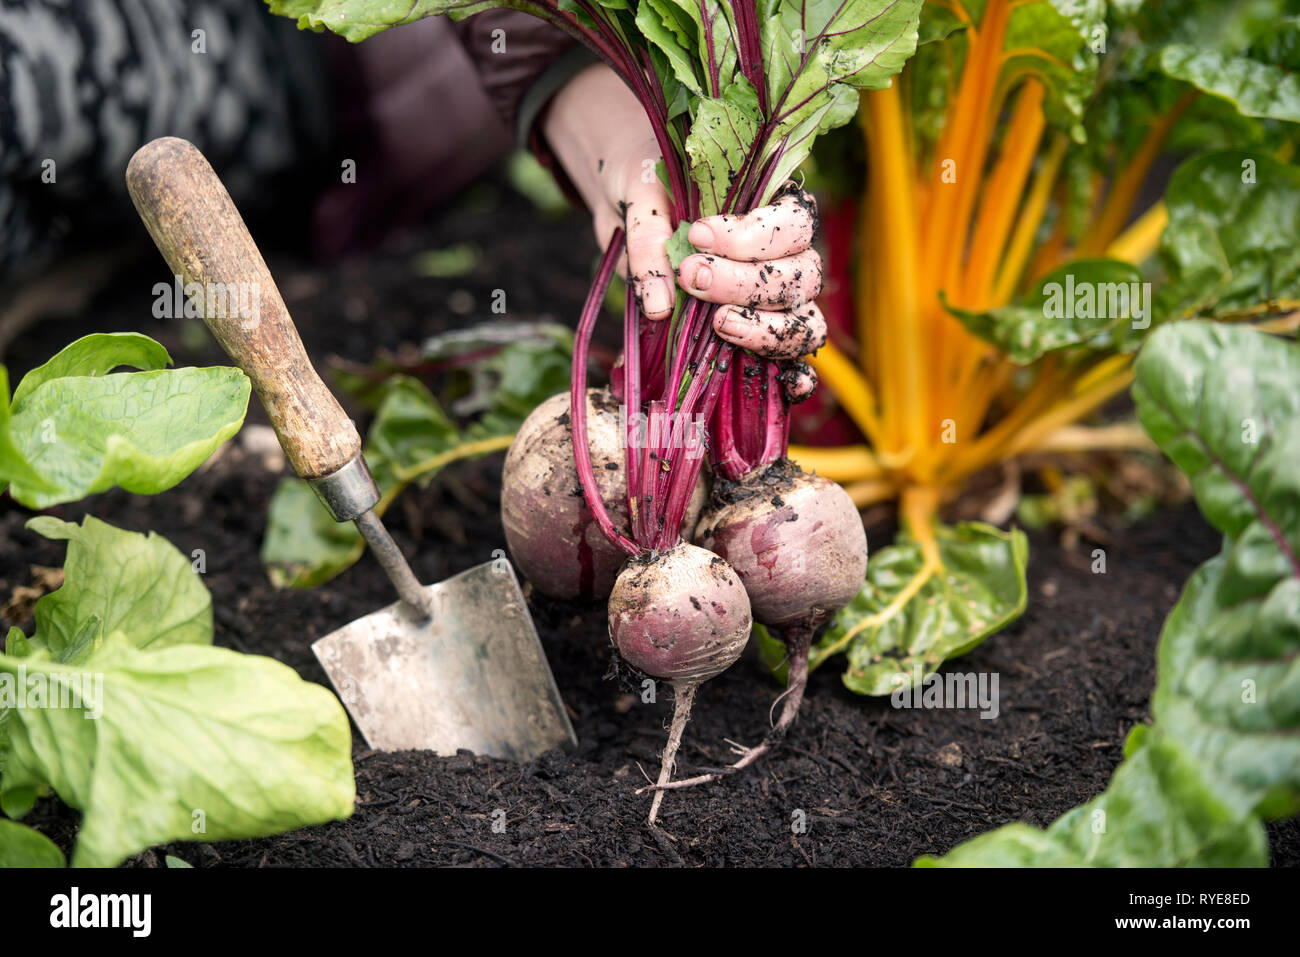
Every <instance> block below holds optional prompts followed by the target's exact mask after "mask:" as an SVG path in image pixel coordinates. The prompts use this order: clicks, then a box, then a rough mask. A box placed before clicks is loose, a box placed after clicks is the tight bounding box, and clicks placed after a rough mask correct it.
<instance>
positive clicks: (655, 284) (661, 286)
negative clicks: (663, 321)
mask: <svg viewBox="0 0 1300 957" xmlns="http://www.w3.org/2000/svg"><path fill="white" fill-rule="evenodd" d="M672 307H673V292H672V290H671V289H670V288H668V280H667V279H662V278H658V277H656V278H654V279H647V280H646V281H645V282H643V283H642V284H641V308H642V309H644V310H645V311H646V313H647V314H650V315H658V314H659V313H661V312H667V311H668V310H669V309H671V308H672Z"/></svg>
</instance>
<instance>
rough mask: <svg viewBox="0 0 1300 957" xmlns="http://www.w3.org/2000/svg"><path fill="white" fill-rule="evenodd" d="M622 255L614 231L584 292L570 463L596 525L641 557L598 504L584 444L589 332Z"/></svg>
mask: <svg viewBox="0 0 1300 957" xmlns="http://www.w3.org/2000/svg"><path fill="white" fill-rule="evenodd" d="M622 254H623V230H621V229H616V230H614V235H612V236H611V237H610V238H609V245H608V246H607V247H606V248H605V255H604V256H602V257H601V259H600V268H599V269H597V270H596V278H595V280H594V281H593V282H592V284H591V291H590V292H588V293H587V301H586V303H585V304H584V305H583V307H582V316H581V318H580V319H579V320H578V331H577V333H576V334H575V336H574V340H573V374H572V378H571V381H570V384H569V423H570V429H571V430H572V432H573V464H574V467H575V468H576V469H577V470H578V484H580V485H581V486H582V497H583V498H584V499H586V501H587V507H588V508H589V509H591V514H592V517H593V518H594V519H595V520H596V524H597V525H598V526H599V527H600V530H601V531H602V532H603V533H604V534H605V537H606V538H608V539H609V540H610V541H611V542H613V543H614V544H615V545H617V546H618V547H619V548H621V549H622V550H623V551H625V552H627V553H628V554H629V555H637V554H640V551H641V550H640V549H639V548H637V546H636V543H635V542H633V541H631V540H630V539H628V538H627V536H625V535H623V534H621V533H620V532H619V531H618V530H617V529H616V528H614V523H613V522H612V521H611V520H610V517H609V512H608V511H607V510H606V509H605V503H604V502H603V501H601V498H600V489H599V488H598V487H597V486H596V473H595V470H594V469H593V468H592V467H591V447H590V446H589V445H588V444H587V356H588V354H589V353H590V352H591V333H592V330H593V329H594V328H595V327H596V317H597V316H598V315H600V308H601V305H602V304H603V303H604V301H605V292H606V291H607V290H608V289H609V282H610V278H611V277H612V276H613V275H614V265H615V264H616V263H617V262H618V257H619V256H621V255H622Z"/></svg>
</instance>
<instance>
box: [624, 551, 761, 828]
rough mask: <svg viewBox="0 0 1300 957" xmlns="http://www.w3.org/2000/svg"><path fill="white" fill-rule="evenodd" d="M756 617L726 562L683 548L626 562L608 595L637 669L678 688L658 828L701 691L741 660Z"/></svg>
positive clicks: (627, 657) (653, 812)
mask: <svg viewBox="0 0 1300 957" xmlns="http://www.w3.org/2000/svg"><path fill="white" fill-rule="evenodd" d="M752 624H753V619H752V617H751V613H750V607H749V596H748V595H747V594H746V593H745V587H744V586H743V585H742V584H741V582H740V579H739V577H737V575H736V573H735V571H734V570H733V569H732V568H731V566H730V565H728V564H727V563H726V562H725V561H724V560H723V559H722V558H720V557H719V556H717V555H715V554H713V553H712V552H709V551H706V550H705V549H703V548H698V547H696V546H694V545H688V544H685V543H679V544H678V545H675V546H674V547H673V548H671V549H669V550H668V551H666V552H660V553H657V554H650V555H646V556H638V557H635V558H631V559H629V560H628V562H627V564H626V566H624V568H623V571H622V572H620V573H619V576H618V580H617V581H616V582H615V583H614V590H613V592H612V593H611V594H610V596H609V635H610V639H611V640H612V641H613V643H614V646H615V647H616V648H617V649H618V653H619V655H620V656H621V657H622V658H623V660H624V661H626V662H627V663H628V664H630V665H631V666H632V667H633V668H636V669H637V670H638V671H642V672H644V673H646V674H648V675H652V676H653V677H656V678H663V679H664V680H666V681H668V682H669V683H670V684H671V685H672V687H673V721H672V726H671V728H670V729H669V733H668V743H667V744H666V745H665V747H664V752H663V762H662V764H661V765H660V769H659V781H658V784H657V786H656V787H657V789H656V791H655V796H654V799H653V801H652V803H651V805H650V823H651V824H652V825H653V824H654V823H655V819H656V817H657V816H658V813H659V805H660V804H661V803H662V801H663V796H664V787H665V786H666V785H667V784H668V783H669V781H670V780H671V779H672V774H673V768H674V765H675V764H676V757H677V749H678V747H679V746H680V745H681V741H682V732H683V731H684V729H685V728H686V722H687V721H688V720H689V719H690V713H691V705H692V704H693V703H694V701H695V689H696V688H698V687H699V685H700V683H701V682H704V681H707V680H709V679H710V678H712V677H714V676H716V675H718V674H721V673H722V672H723V671H725V670H726V669H727V668H729V667H730V666H731V664H732V663H733V662H734V661H735V660H736V659H737V658H739V657H740V654H741V652H742V651H744V650H745V644H746V642H748V641H749V633H750V628H751V625H752Z"/></svg>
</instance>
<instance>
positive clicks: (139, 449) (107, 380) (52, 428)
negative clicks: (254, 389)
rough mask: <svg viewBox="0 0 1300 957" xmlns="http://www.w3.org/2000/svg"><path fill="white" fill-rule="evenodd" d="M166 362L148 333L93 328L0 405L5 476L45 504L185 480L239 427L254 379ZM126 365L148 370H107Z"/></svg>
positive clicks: (32, 504)
mask: <svg viewBox="0 0 1300 957" xmlns="http://www.w3.org/2000/svg"><path fill="white" fill-rule="evenodd" d="M168 361H169V359H168V357H167V353H166V352H165V351H164V350H163V348H162V347H161V346H159V345H158V344H157V343H155V342H153V341H152V340H150V339H147V338H146V337H144V336H137V335H134V334H124V335H113V334H95V335H90V336H86V337H85V338H83V339H79V340H77V341H76V342H74V343H72V344H71V345H69V346H68V347H67V348H65V349H63V350H62V351H61V352H60V353H59V354H58V355H56V356H55V357H54V358H53V359H51V360H50V361H49V362H47V363H46V364H45V365H43V366H41V367H40V368H38V369H35V370H33V371H32V372H31V373H29V374H28V375H27V376H25V377H24V378H23V381H22V382H20V383H19V384H18V388H17V390H16V391H15V393H14V400H13V402H12V405H11V406H10V407H9V408H8V409H7V410H6V413H4V414H0V431H2V432H3V437H0V483H4V482H8V483H10V494H11V495H13V497H14V498H15V499H17V500H18V501H19V502H21V503H22V504H24V505H26V506H28V507H29V508H48V507H49V506H51V505H58V504H60V503H63V502H70V501H74V500H76V499H79V498H84V497H85V496H87V495H91V494H93V493H95V492H101V491H103V490H105V489H107V488H111V487H113V486H115V485H116V486H120V487H121V488H124V489H126V490H127V491H129V492H138V493H143V494H152V493H155V492H161V491H163V490H165V489H168V488H171V487H172V486H173V485H175V484H176V483H177V482H179V481H181V480H182V479H183V478H185V477H186V476H187V475H189V474H190V473H191V472H192V471H194V469H196V468H198V466H199V465H201V464H202V463H203V462H204V461H206V460H207V458H208V457H209V456H210V455H211V454H212V453H213V451H215V449H216V448H217V446H219V445H221V443H223V442H225V441H226V440H227V439H229V438H230V437H231V436H232V435H234V434H235V433H236V432H237V431H239V427H240V425H242V424H243V421H244V413H245V411H246V409H247V407H248V396H249V390H250V384H249V381H248V378H247V376H245V375H244V374H243V373H242V372H240V371H239V370H238V369H233V368H226V367H214V368H208V369H195V368H185V369H163V368H160V367H161V366H164V365H166V364H167V362H168ZM122 365H135V366H139V367H143V368H144V370H145V371H141V372H120V373H111V374H110V373H109V370H111V369H113V368H115V367H118V366H122Z"/></svg>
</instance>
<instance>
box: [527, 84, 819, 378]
mask: <svg viewBox="0 0 1300 957" xmlns="http://www.w3.org/2000/svg"><path fill="white" fill-rule="evenodd" d="M544 133H545V136H546V138H547V141H548V142H549V143H550V146H551V148H552V149H553V150H554V151H555V154H556V156H557V157H558V158H559V160H560V162H561V163H562V164H563V165H564V168H565V170H566V172H568V174H569V176H570V179H572V181H573V183H574V186H575V187H576V188H577V189H578V192H579V193H581V194H582V197H583V199H584V201H585V202H586V203H587V206H588V208H589V209H591V210H592V219H593V224H594V226H595V230H596V238H597V240H598V241H599V242H600V243H601V245H602V247H603V246H606V245H608V243H609V239H610V236H611V235H612V234H613V232H614V230H615V229H616V228H618V227H619V226H623V227H624V228H625V230H626V233H627V250H626V253H625V254H624V261H623V263H622V264H621V266H622V272H623V275H625V276H626V277H627V278H628V284H629V288H630V289H631V291H632V294H633V295H635V296H636V297H637V298H638V301H639V302H640V304H641V309H642V311H643V312H644V313H645V314H646V317H647V318H649V319H651V320H655V321H658V320H662V319H666V318H668V317H669V316H671V315H672V313H673V305H674V302H675V300H676V294H677V290H676V283H674V282H673V281H672V277H673V270H672V265H671V263H670V262H669V260H668V254H667V251H666V250H665V244H666V243H667V241H668V239H669V237H670V236H671V235H672V231H673V230H672V221H671V204H670V201H669V198H668V193H667V191H666V190H665V189H664V187H663V185H662V184H661V183H660V182H659V178H658V177H657V176H656V175H655V163H656V162H657V161H658V159H659V149H658V145H657V144H656V142H655V139H654V136H653V135H652V133H651V131H650V126H649V122H648V121H647V120H646V118H645V114H644V113H643V112H642V110H641V105H640V104H639V103H638V102H637V100H636V97H635V96H633V95H632V93H631V91H629V90H628V89H627V87H626V86H624V84H623V82H622V81H621V80H619V79H618V77H617V76H616V75H615V74H614V72H613V71H612V70H610V69H609V68H608V67H604V66H593V67H589V68H588V69H586V70H584V71H583V72H581V73H579V74H578V75H577V76H576V77H574V78H573V79H572V80H571V81H570V82H569V83H568V84H567V85H566V86H565V88H564V89H563V90H561V91H560V92H559V93H558V94H557V95H556V96H555V98H554V99H553V100H552V101H551V106H550V108H549V110H548V113H547V117H546V120H545V126H544ZM815 232H816V205H815V203H814V202H813V200H812V197H811V196H810V195H809V194H808V193H807V192H805V191H803V190H800V189H796V188H794V187H793V185H790V186H787V188H786V189H784V190H783V191H782V193H781V194H780V195H779V196H778V198H777V201H776V202H775V203H773V204H771V205H769V206H763V207H760V208H759V209H756V210H753V211H752V212H750V213H747V214H745V215H744V216H708V217H705V218H703V219H701V220H699V221H697V222H695V223H693V224H692V226H691V230H690V233H689V234H688V238H689V239H690V240H691V243H692V244H693V245H694V246H695V247H696V248H697V249H699V250H700V253H698V254H696V255H692V256H688V257H687V258H686V259H684V260H683V261H682V264H681V269H680V270H679V271H678V273H677V279H678V282H680V284H681V286H682V288H683V289H685V290H686V291H687V292H689V293H690V294H691V295H693V296H695V297H697V298H699V299H702V300H704V301H706V302H713V303H718V304H719V305H720V306H721V308H719V309H718V310H717V312H716V313H715V316H714V324H713V327H714V330H715V331H716V332H717V333H718V335H719V336H720V337H721V338H723V339H725V340H726V341H728V342H730V343H733V344H734V345H737V346H739V347H741V348H743V349H748V350H750V351H751V352H754V353H757V354H759V355H763V356H766V357H768V358H773V359H787V360H797V359H799V357H800V356H804V355H807V354H808V353H810V352H815V351H816V350H817V349H819V348H821V346H822V345H824V344H825V342H826V320H825V319H824V318H823V317H822V314H821V310H820V309H818V308H817V304H816V303H815V302H814V301H813V300H814V298H815V297H816V296H817V294H818V293H819V292H821V277H822V269H821V258H820V257H819V256H818V255H817V252H816V250H814V249H813V248H812V239H813V234H814V233H815ZM784 381H785V384H786V393H787V395H789V396H790V398H791V399H792V400H794V401H799V400H801V399H805V398H807V397H808V396H809V395H810V394H811V393H812V390H813V389H814V388H815V387H816V376H815V374H814V373H813V371H812V369H810V368H809V367H808V366H807V365H806V364H805V363H803V362H796V363H792V364H791V367H790V368H789V369H788V370H787V372H786V374H785V377H784Z"/></svg>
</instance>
